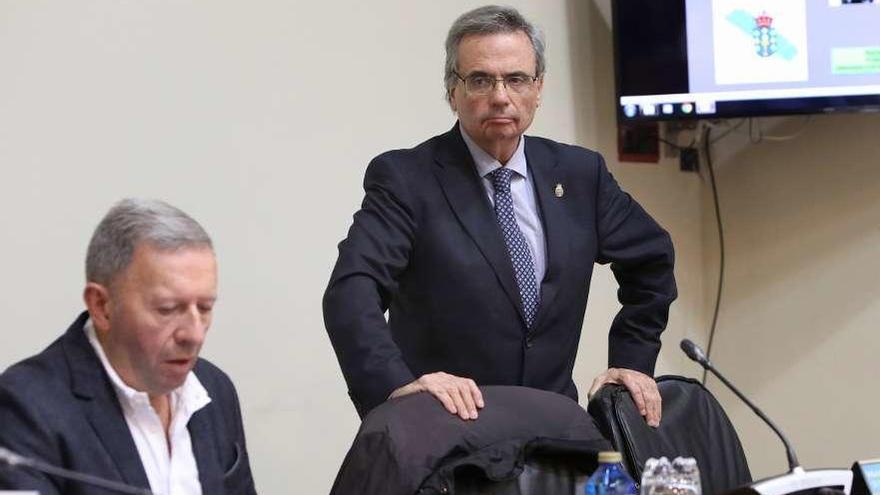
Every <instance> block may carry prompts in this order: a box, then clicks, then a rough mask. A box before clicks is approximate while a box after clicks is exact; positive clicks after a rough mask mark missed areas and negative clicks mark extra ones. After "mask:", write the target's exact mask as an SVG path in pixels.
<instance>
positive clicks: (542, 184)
mask: <svg viewBox="0 0 880 495" xmlns="http://www.w3.org/2000/svg"><path fill="white" fill-rule="evenodd" d="M525 139H526V145H525V152H526V161H527V162H528V165H529V172H530V173H531V174H532V181H533V183H534V185H535V192H536V196H537V201H538V207H539V208H540V212H541V219H542V221H543V225H544V238H545V240H546V246H547V270H546V273H545V274H544V280H543V281H542V282H541V306H540V307H539V308H538V315H537V317H536V318H535V324H534V325H533V327H532V331H533V332H534V331H535V330H537V329H538V328H540V327H539V325H540V324H541V320H542V319H543V318H544V316H545V315H546V314H547V312H548V311H549V308H550V307H551V306H552V304H553V300H554V299H555V298H556V294H557V292H558V291H559V286H560V276H561V274H562V269H563V267H564V266H565V260H566V258H567V257H568V253H569V244H568V236H567V235H566V232H565V230H566V222H565V211H564V209H563V201H565V196H564V187H565V181H564V176H563V173H562V170H561V169H562V167H559V166H557V165H558V164H557V160H556V156H554V154H553V153H552V152H551V151H550V149H548V148H547V146H546V145H545V144H544V143H543V142H541V141H539V140H537V139H533V138H529V137H525ZM557 184H560V185H561V186H562V187H563V191H562V192H563V196H562V197H557V196H556V194H555V191H556V185H557Z"/></svg>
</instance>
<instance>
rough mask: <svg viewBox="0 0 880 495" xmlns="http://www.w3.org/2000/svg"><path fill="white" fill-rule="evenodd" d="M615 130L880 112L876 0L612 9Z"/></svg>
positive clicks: (648, 3)
mask: <svg viewBox="0 0 880 495" xmlns="http://www.w3.org/2000/svg"><path fill="white" fill-rule="evenodd" d="M612 18H613V22H612V24H613V32H614V44H615V69H616V70H615V72H616V74H615V77H616V87H617V106H618V116H619V119H620V120H621V121H630V120H673V119H689V118H690V119H692V118H727V117H744V116H762V115H784V114H797V113H822V112H832V111H877V110H880V0H877V1H876V2H875V1H872V0H612Z"/></svg>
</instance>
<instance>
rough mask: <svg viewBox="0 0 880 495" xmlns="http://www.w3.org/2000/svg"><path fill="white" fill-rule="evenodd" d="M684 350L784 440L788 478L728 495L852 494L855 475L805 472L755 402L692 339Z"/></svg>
mask: <svg viewBox="0 0 880 495" xmlns="http://www.w3.org/2000/svg"><path fill="white" fill-rule="evenodd" d="M681 350H682V351H684V353H685V354H687V357H689V358H691V359H692V360H693V361H696V362H697V363H698V364H699V365H700V366H702V367H703V368H704V369H706V370H708V371H711V372H712V374H713V375H715V376H716V377H718V379H719V380H721V382H722V383H724V385H726V386H727V388H729V389H730V390H731V391H733V393H734V394H736V396H737V397H739V398H740V400H742V401H743V402H745V404H746V405H747V406H749V408H751V409H752V411H754V412H755V414H757V415H758V417H760V418H761V419H762V420H764V422H765V423H767V426H769V427H770V429H771V430H773V432H774V433H776V435H777V436H778V437H779V439H780V440H782V444H783V445H785V454H786V455H787V456H788V468H789V472H788V474H784V475H781V476H774V477H770V478H766V479H763V480H760V481H756V482H754V483H752V484H751V485H748V486H746V487H742V488H738V489H736V490H734V491H733V492H730V493H729V494H727V495H752V494H755V493H757V494H761V495H786V494H793V493H796V492H804V493H806V492H807V491H810V492H813V491H815V492H818V493H830V492H832V491H837V490H841V491H843V492H844V493H845V494H849V492H850V487H851V486H852V471H850V470H844V469H816V470H810V471H806V470H804V468H802V467H801V465H800V463H798V460H797V455H795V453H794V448H792V446H791V444H790V443H789V442H788V438H786V437H785V435H784V434H783V433H782V430H780V429H779V427H777V426H776V424H774V423H773V421H771V420H770V418H768V417H767V415H766V414H764V411H761V410H760V409H758V406H756V405H755V404H754V403H753V402H752V401H750V400H749V399H748V398H747V397H746V396H745V395H743V394H742V392H740V391H739V389H737V388H736V387H735V386H734V385H733V384H732V383H730V381H728V380H727V378H725V377H724V375H722V374H721V373H720V372H719V371H718V370H716V369H715V367H714V366H712V362H711V361H709V358H708V357H706V353H705V352H703V349H701V348H700V346H698V345H697V344H694V343H693V342H692V341H691V340H690V339H682V341H681Z"/></svg>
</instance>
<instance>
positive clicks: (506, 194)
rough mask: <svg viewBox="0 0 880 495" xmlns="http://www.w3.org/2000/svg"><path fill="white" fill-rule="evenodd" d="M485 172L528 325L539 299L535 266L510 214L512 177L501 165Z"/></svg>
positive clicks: (517, 226) (511, 172)
mask: <svg viewBox="0 0 880 495" xmlns="http://www.w3.org/2000/svg"><path fill="white" fill-rule="evenodd" d="M489 175H490V177H491V179H492V187H494V188H495V215H496V216H497V217H498V225H500V226H501V233H502V234H504V244H506V245H507V254H509V255H510V261H511V262H513V272H514V275H515V276H516V285H517V286H519V296H520V298H521V299H522V305H523V312H524V313H525V317H526V325H528V327H529V328H531V327H532V324H533V323H534V322H535V314H536V313H537V312H538V303H539V302H540V299H539V297H538V285H537V281H536V280H535V265H534V263H532V252H531V250H530V249H529V245H528V244H527V243H526V238H525V236H524V235H523V233H522V231H520V230H519V225H517V223H516V215H515V214H514V213H513V196H511V194H510V179H511V177H512V176H513V170H510V169H507V168H505V167H501V168H498V169H496V170H495V171H493V172H492V173H491V174H489Z"/></svg>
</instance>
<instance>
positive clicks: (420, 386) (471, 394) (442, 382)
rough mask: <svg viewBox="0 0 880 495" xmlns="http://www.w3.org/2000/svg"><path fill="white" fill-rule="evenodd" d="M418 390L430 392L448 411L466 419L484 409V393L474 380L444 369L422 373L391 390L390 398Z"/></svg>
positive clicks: (475, 416)
mask: <svg viewBox="0 0 880 495" xmlns="http://www.w3.org/2000/svg"><path fill="white" fill-rule="evenodd" d="M416 392H428V393H430V394H431V395H433V396H434V397H435V398H436V399H437V400H439V401H440V403H442V404H443V407H445V408H446V410H447V411H449V412H450V413H452V414H457V415H458V416H459V417H460V418H461V419H465V420H467V419H477V416H478V414H477V409H482V407H483V406H484V404H483V394H482V393H480V389H479V388H477V384H476V383H474V381H473V380H471V379H470V378H464V377H460V376H455V375H450V374H449V373H444V372H442V371H438V372H436V373H428V374H426V375H422V376H421V377H419V379H417V380H415V381H413V382H410V383H408V384H406V385H404V386H402V387H400V388H398V389H397V390H395V391H394V392H391V395H390V396H388V398H389V399H394V398H396V397H403V396H404V395H409V394H414V393H416Z"/></svg>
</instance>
